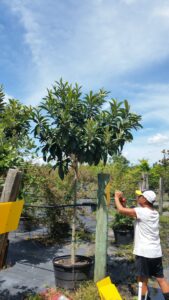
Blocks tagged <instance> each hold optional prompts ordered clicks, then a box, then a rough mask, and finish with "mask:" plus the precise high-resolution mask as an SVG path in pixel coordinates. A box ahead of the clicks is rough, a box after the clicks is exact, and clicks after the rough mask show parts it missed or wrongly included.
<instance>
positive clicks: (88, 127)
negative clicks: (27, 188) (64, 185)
mask: <svg viewBox="0 0 169 300" xmlns="http://www.w3.org/2000/svg"><path fill="white" fill-rule="evenodd" d="M107 96H108V92H107V91H105V90H103V89H100V90H99V91H98V92H96V93H94V92H93V91H90V92H89V93H88V94H85V95H84V96H83V95H82V91H81V87H80V86H79V85H78V84H75V85H74V86H73V85H71V84H69V83H68V82H65V83H64V82H63V80H62V79H61V80H60V81H59V82H56V83H55V84H54V85H53V87H52V89H49V90H48V91H47V96H46V97H45V98H44V99H43V100H42V102H41V104H40V106H39V107H38V108H36V109H34V112H33V115H32V118H33V120H34V122H35V123H36V125H35V129H34V135H35V137H36V138H38V139H39V142H40V145H41V148H42V153H43V159H44V160H45V161H47V162H50V161H52V160H54V161H56V164H55V167H58V169H59V175H60V177H61V178H62V179H63V178H64V174H66V173H67V172H68V169H69V166H70V165H72V163H73V161H75V160H76V161H77V162H80V163H84V162H85V163H88V164H89V165H92V164H95V165H97V164H98V163H99V162H100V161H101V160H102V161H103V162H104V164H106V162H107V159H108V157H109V156H113V155H115V154H118V153H120V151H121V150H122V149H123V146H124V144H125V143H126V142H131V141H132V139H133V135H132V130H133V129H135V130H137V129H139V128H141V127H142V126H141V124H140V120H141V116H140V115H137V114H135V113H132V112H130V106H129V104H128V102H127V100H124V101H122V102H118V101H117V100H115V99H113V98H112V99H110V100H109V101H108V100H107ZM108 103H109V108H107V105H108Z"/></svg>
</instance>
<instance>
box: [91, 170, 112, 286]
mask: <svg viewBox="0 0 169 300" xmlns="http://www.w3.org/2000/svg"><path fill="white" fill-rule="evenodd" d="M109 181H110V175H109V174H103V173H101V174H98V206H97V217H96V219H97V223H96V238H95V269H94V281H95V282H96V281H98V280H101V279H102V278H104V277H105V276H106V267H107V233H108V207H107V203H106V194H105V188H106V186H107V184H108V183H109Z"/></svg>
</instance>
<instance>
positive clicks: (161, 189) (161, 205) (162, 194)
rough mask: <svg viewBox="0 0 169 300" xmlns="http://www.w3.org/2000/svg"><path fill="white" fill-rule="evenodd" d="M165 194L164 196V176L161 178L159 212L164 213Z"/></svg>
mask: <svg viewBox="0 0 169 300" xmlns="http://www.w3.org/2000/svg"><path fill="white" fill-rule="evenodd" d="M163 196H164V181H163V178H162V177H160V179H159V214H160V215H162V214H163Z"/></svg>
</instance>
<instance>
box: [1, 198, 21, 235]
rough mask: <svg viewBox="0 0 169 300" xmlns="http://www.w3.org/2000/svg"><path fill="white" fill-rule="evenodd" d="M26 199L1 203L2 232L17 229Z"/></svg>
mask: <svg viewBox="0 0 169 300" xmlns="http://www.w3.org/2000/svg"><path fill="white" fill-rule="evenodd" d="M23 204H24V200H19V201H16V202H1V203H0V234H2V233H6V232H10V231H13V230H16V229H17V228H18V224H19V219H20V215H21V212H22V208H23Z"/></svg>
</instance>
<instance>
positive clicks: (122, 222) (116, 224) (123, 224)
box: [112, 213, 134, 229]
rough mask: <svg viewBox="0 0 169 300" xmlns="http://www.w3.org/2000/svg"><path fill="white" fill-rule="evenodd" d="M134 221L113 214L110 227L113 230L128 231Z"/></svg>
mask: <svg viewBox="0 0 169 300" xmlns="http://www.w3.org/2000/svg"><path fill="white" fill-rule="evenodd" d="M133 225H134V219H133V218H131V217H128V216H125V215H122V214H119V213H116V214H115V217H114V220H113V223H112V227H113V228H114V229H115V228H116V229H129V228H133Z"/></svg>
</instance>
